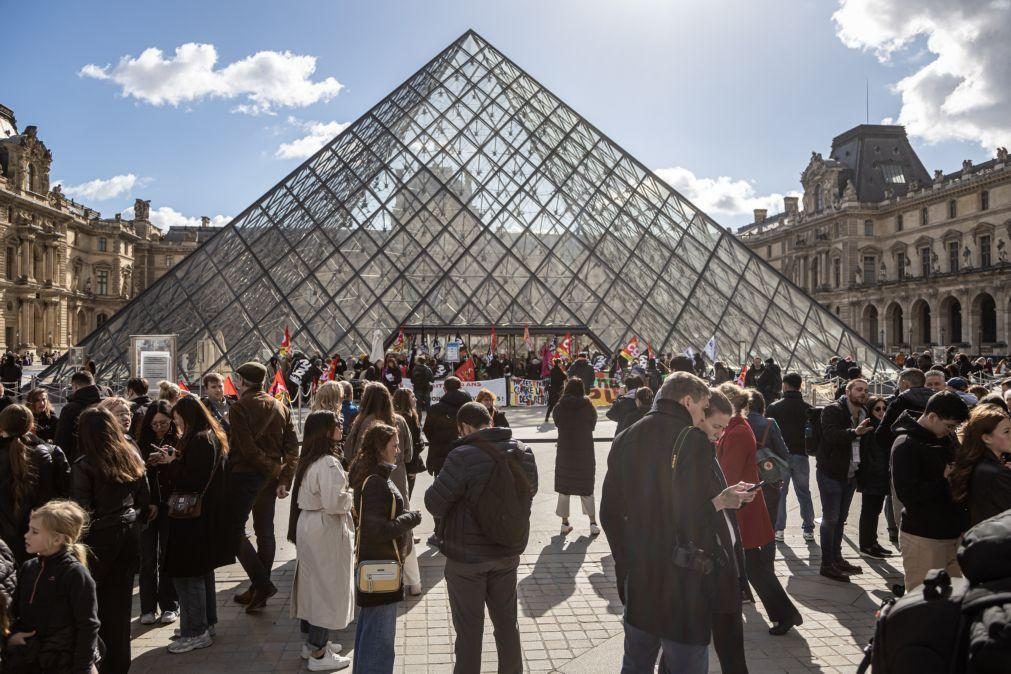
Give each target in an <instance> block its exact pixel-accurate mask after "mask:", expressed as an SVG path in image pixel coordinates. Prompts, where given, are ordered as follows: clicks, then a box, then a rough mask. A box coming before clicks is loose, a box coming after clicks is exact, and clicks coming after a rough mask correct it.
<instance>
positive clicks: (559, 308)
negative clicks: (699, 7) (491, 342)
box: [44, 31, 892, 381]
mask: <svg viewBox="0 0 1011 674" xmlns="http://www.w3.org/2000/svg"><path fill="white" fill-rule="evenodd" d="M528 323H529V324H530V325H531V326H539V327H543V326H548V327H551V326H557V327H558V331H559V332H560V333H563V332H565V331H566V330H568V329H571V330H572V331H573V332H583V333H585V334H587V335H588V336H589V337H590V338H591V339H592V340H593V341H594V342H596V344H597V345H599V346H601V347H604V348H606V349H609V350H616V349H618V348H619V347H620V346H621V345H623V344H624V343H625V341H626V340H628V339H630V338H631V336H633V335H636V336H638V338H639V339H640V340H647V341H649V343H650V344H651V345H652V346H653V348H654V349H655V350H657V351H672V352H675V353H680V352H682V351H684V350H685V349H686V348H687V347H692V348H694V349H695V350H696V351H699V350H701V348H702V347H703V346H704V345H705V344H706V343H707V342H708V341H709V339H710V338H711V337H713V336H715V337H716V341H717V345H718V349H719V355H720V356H721V357H726V359H727V360H728V361H730V362H732V363H736V362H737V355H738V353H739V351H741V350H744V351H745V352H746V353H748V354H752V353H754V354H759V355H761V356H763V357H768V356H774V357H775V358H776V359H777V361H778V362H779V363H781V364H782V365H784V368H785V369H791V370H798V371H801V372H804V373H815V372H820V371H821V370H822V368H823V367H824V364H825V363H826V362H827V359H828V358H829V357H830V356H832V355H835V354H842V355H852V356H854V358H855V359H856V360H858V361H859V362H861V363H862V364H863V365H864V368H865V373H867V374H871V373H873V372H882V371H884V370H889V369H892V366H891V364H890V363H889V362H888V361H887V359H886V358H885V357H884V356H883V355H882V354H879V353H878V352H877V351H875V350H874V348H873V347H871V346H870V345H869V344H868V343H866V342H865V341H863V340H862V339H861V338H860V337H858V336H857V335H856V334H855V333H854V332H853V331H851V330H849V329H848V328H847V327H846V326H845V325H844V324H843V323H842V322H840V321H839V320H838V319H837V318H836V317H835V316H833V315H832V314H831V313H829V312H828V311H827V310H825V309H824V308H823V307H821V306H820V305H818V304H817V303H816V302H815V301H814V300H812V299H811V298H810V297H809V296H807V295H806V294H805V293H804V292H803V291H801V290H800V289H799V288H797V287H796V286H794V285H793V284H792V283H790V281H788V280H787V279H786V278H785V277H783V276H782V275H780V274H779V273H778V272H777V271H776V270H774V269H773V268H772V267H771V266H769V265H768V264H767V263H766V262H764V261H763V260H761V259H760V258H759V257H758V256H757V255H755V254H754V253H752V252H751V251H749V250H748V249H747V248H746V247H745V246H744V245H742V244H741V243H739V242H738V241H737V240H736V239H735V238H734V237H733V235H731V234H730V233H729V232H728V231H727V230H725V229H723V228H722V227H720V226H718V225H717V224H716V223H714V222H713V221H712V220H711V219H710V218H709V217H708V216H706V215H705V214H704V213H702V212H701V211H699V210H698V209H696V208H695V207H694V206H693V205H692V204H690V203H689V202H688V201H687V200H686V199H685V198H684V197H682V196H681V195H679V194H678V193H677V192H675V191H674V190H673V189H671V187H670V186H668V185H667V184H666V183H664V182H663V181H662V180H660V179H659V178H657V177H656V176H655V175H654V174H653V173H652V172H650V170H649V169H647V168H645V167H644V166H643V165H642V164H641V163H639V162H638V161H636V160H635V159H634V158H633V157H631V156H630V155H629V154H628V153H626V152H625V151H624V150H622V149H621V148H620V147H618V146H617V145H616V144H615V143H614V142H613V141H611V140H610V139H609V138H607V136H605V135H604V134H603V133H601V132H600V131H599V130H598V129H596V128H595V127H594V126H593V125H592V124H590V123H589V122H587V121H586V120H584V119H583V118H582V117H580V116H579V115H578V114H576V113H575V112H574V111H573V110H572V109H571V108H569V107H568V106H567V105H566V104H565V103H563V102H562V101H561V100H560V99H559V98H557V97H556V96H554V95H553V94H552V93H551V92H549V91H548V90H547V89H545V88H544V87H543V86H541V85H540V84H539V83H538V82H537V81H536V80H534V79H533V78H532V77H531V76H529V75H528V74H526V73H525V72H524V71H523V70H522V69H520V68H519V67H518V66H516V65H515V64H514V63H513V62H512V61H510V60H509V59H507V58H506V57H505V56H503V55H502V54H501V53H500V52H499V51H498V50H496V49H495V48H494V47H492V46H491V45H489V44H488V43H487V42H486V41H485V40H484V39H482V38H481V37H480V36H479V35H477V34H476V33H474V32H473V31H468V32H467V33H465V34H464V35H462V36H461V37H460V38H458V39H457V40H456V41H455V42H454V43H453V44H451V45H450V46H449V47H448V48H447V49H445V50H444V51H443V52H442V53H440V54H439V55H437V56H436V57H435V58H434V59H432V60H431V61H430V62H429V63H427V64H426V65H425V66H424V67H423V68H422V69H421V70H419V71H418V72H417V73H415V74H414V75H413V76H411V77H410V79H408V80H407V81H406V82H404V83H403V84H401V85H400V86H399V87H397V88H396V89H395V90H394V91H393V93H391V94H390V95H389V96H387V97H386V98H385V99H383V100H382V101H380V102H379V103H378V104H377V105H376V106H375V107H373V108H372V109H371V110H369V111H368V112H366V113H365V114H364V115H363V116H362V117H360V118H359V119H358V120H356V121H355V122H354V123H353V124H352V125H351V126H349V127H348V128H347V129H345V130H344V131H343V132H342V133H341V134H340V135H339V136H337V137H336V138H334V139H333V141H331V142H330V143H329V144H328V145H327V146H326V147H324V148H323V149H321V150H320V151H319V152H317V153H316V154H315V155H314V156H313V157H311V158H310V159H309V160H307V161H306V162H305V163H304V164H302V165H301V166H299V167H298V168H297V169H295V171H293V172H292V173H291V174H290V175H288V176H287V177H286V178H285V179H284V180H282V181H281V182H280V183H279V184H277V185H276V186H275V187H273V188H272V189H271V190H270V191H269V192H267V194H265V195H264V196H263V197H262V198H261V199H259V200H258V201H257V202H256V203H254V204H253V205H252V206H250V207H249V208H247V209H246V210H245V211H244V212H243V213H242V214H241V215H239V216H238V217H236V218H235V219H234V220H233V221H232V222H231V223H229V224H228V225H227V226H226V227H224V228H223V229H222V231H220V232H218V233H217V234H216V235H215V236H214V237H212V238H211V239H210V240H208V241H207V242H206V243H205V244H203V245H202V246H201V247H200V248H199V249H197V250H196V251H194V252H193V253H192V254H191V255H189V256H188V257H187V258H185V259H184V260H183V261H181V262H180V263H179V264H178V265H176V266H175V267H174V268H173V269H172V270H171V271H169V272H168V273H166V274H165V276H164V277H162V278H161V279H160V280H159V281H158V282H157V283H155V284H153V285H152V286H151V287H150V288H149V289H147V290H146V291H144V292H143V293H141V294H140V295H139V296H138V297H136V298H135V299H134V300H133V301H132V302H130V303H129V304H128V305H126V306H125V307H124V308H123V309H122V310H120V311H119V312H118V313H116V314H115V315H114V316H113V317H112V318H111V319H109V320H108V321H107V322H106V323H104V324H103V325H102V326H101V327H99V328H98V329H97V330H95V331H94V332H92V333H91V334H90V335H88V336H87V337H86V338H85V339H84V340H83V342H82V346H84V347H85V348H86V351H87V354H88V357H89V358H92V359H94V360H95V362H96V363H97V364H98V368H99V378H100V379H103V380H110V379H120V378H123V377H126V376H129V373H128V369H129V365H128V363H129V359H128V349H129V342H130V340H129V337H130V335H134V334H177V335H178V336H179V341H178V353H179V367H180V372H182V373H183V377H184V378H185V379H187V380H189V381H195V380H197V379H198V378H199V377H200V376H201V375H202V374H203V373H204V372H205V371H209V370H221V371H230V370H232V369H233V368H235V367H237V366H238V365H240V364H241V363H243V362H245V361H247V360H250V359H260V360H264V361H265V360H266V359H268V358H269V357H270V356H271V354H273V353H274V352H275V351H276V349H277V346H278V344H279V343H280V340H281V336H282V335H283V333H284V329H285V326H289V327H290V329H291V334H292V342H293V344H294V345H295V347H296V348H298V349H300V350H302V351H305V352H306V353H310V354H333V353H341V354H343V355H345V357H346V356H348V355H352V356H356V355H357V354H359V353H363V352H368V350H369V345H370V344H371V341H372V336H373V333H374V331H375V330H380V331H381V333H382V335H383V336H384V337H390V336H392V335H394V334H395V333H396V332H397V331H398V329H399V327H400V326H405V329H406V331H407V332H408V333H410V332H411V331H412V330H411V329H412V328H414V329H415V330H417V329H419V328H421V327H422V326H423V327H424V329H425V330H426V331H427V332H429V333H431V332H433V331H435V330H438V329H440V328H441V329H442V332H443V333H451V332H455V331H461V330H462V331H467V330H468V329H469V330H470V331H477V330H485V331H486V330H488V329H489V328H490V326H492V325H494V326H496V327H497V328H499V329H500V330H501V329H502V328H509V327H519V328H522V327H523V326H524V325H525V324H528ZM742 343H743V344H742ZM727 354H733V355H727ZM68 367H69V366H68V364H67V363H66V361H65V359H61V360H60V361H57V363H56V364H55V365H53V366H52V367H51V368H50V369H49V370H48V371H47V372H46V373H44V376H48V377H55V378H57V379H63V378H64V377H66V376H67V375H68V372H67V369H68Z"/></svg>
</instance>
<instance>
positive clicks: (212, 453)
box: [150, 396, 235, 653]
mask: <svg viewBox="0 0 1011 674" xmlns="http://www.w3.org/2000/svg"><path fill="white" fill-rule="evenodd" d="M172 420H173V423H174V424H175V427H176V428H177V429H178V430H179V440H178V441H177V443H176V446H175V448H162V449H159V450H158V451H157V453H153V454H152V455H151V459H150V463H152V464H154V465H160V466H164V468H163V470H166V471H168V472H170V473H171V475H172V488H173V495H176V496H178V495H182V494H186V495H191V496H192V495H197V496H196V499H197V501H198V502H199V507H198V508H196V510H197V512H196V513H195V514H194V513H192V512H191V513H188V514H186V513H182V512H180V509H179V508H175V510H173V506H172V502H173V495H169V501H170V504H169V512H168V532H167V536H166V538H167V543H168V544H167V545H166V546H165V560H164V563H163V565H162V573H163V574H164V576H166V577H167V578H171V579H172V582H173V583H174V584H175V588H176V594H177V595H178V596H179V607H180V617H181V620H180V630H179V637H180V638H179V639H178V640H177V641H176V642H175V643H173V644H171V645H170V646H169V647H168V651H169V653H186V652H188V651H192V650H194V649H197V648H206V647H207V646H210V645H211V644H212V643H213V639H212V637H213V634H212V631H213V629H214V625H215V624H216V623H217V621H218V616H217V611H216V606H217V604H216V603H215V592H214V569H216V568H218V567H219V566H224V565H225V564H230V563H232V562H233V561H235V559H234V557H232V556H231V555H230V554H229V549H228V548H229V546H228V545H227V541H228V539H229V536H228V533H229V531H230V528H229V527H228V513H227V503H226V502H225V478H224V464H225V459H226V458H227V457H228V439H227V438H226V437H225V433H224V431H222V430H221V426H220V425H219V424H218V422H217V421H216V420H215V419H214V417H212V416H211V414H210V412H208V411H207V408H206V407H204V405H203V403H201V402H200V400H199V399H197V398H194V397H193V396H183V397H182V398H180V399H179V401H178V402H177V403H176V404H175V406H174V407H173V408H172Z"/></svg>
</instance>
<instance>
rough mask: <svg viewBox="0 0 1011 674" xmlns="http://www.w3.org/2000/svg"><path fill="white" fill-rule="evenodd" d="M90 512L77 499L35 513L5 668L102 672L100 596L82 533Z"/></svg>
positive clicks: (27, 538)
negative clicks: (99, 667)
mask: <svg viewBox="0 0 1011 674" xmlns="http://www.w3.org/2000/svg"><path fill="white" fill-rule="evenodd" d="M87 524H88V516H87V514H86V513H85V512H84V510H82V509H81V507H80V506H79V505H77V504H76V503H74V502H73V501H63V500H58V501H50V502H49V503H47V504H45V505H44V506H42V507H41V508H37V509H36V510H34V511H33V512H32V515H31V519H30V520H29V525H28V533H26V534H25V549H26V550H27V552H28V554H30V555H33V557H32V558H31V559H29V560H28V561H27V562H25V563H24V564H22V565H21V570H20V571H19V572H18V578H19V579H20V581H21V582H19V583H18V588H17V590H16V591H15V593H14V599H13V602H12V606H11V630H10V632H11V636H10V638H9V639H8V640H7V652H6V653H5V654H4V670H5V671H11V672H39V671H43V672H87V671H92V672H95V671H97V669H96V667H95V663H96V662H97V661H98V599H97V597H96V594H95V581H94V580H92V578H91V574H89V573H88V568H87V551H86V548H85V547H84V545H83V544H81V542H80V541H81V537H82V536H83V535H84V530H85V528H86V527H87Z"/></svg>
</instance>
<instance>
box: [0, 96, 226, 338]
mask: <svg viewBox="0 0 1011 674" xmlns="http://www.w3.org/2000/svg"><path fill="white" fill-rule="evenodd" d="M52 159H53V155H52V152H51V151H50V150H49V149H48V148H47V147H46V145H45V143H43V142H42V140H41V139H40V138H39V136H38V129H37V128H36V127H34V126H28V127H25V129H24V130H23V131H21V132H19V131H18V129H17V123H16V121H15V119H14V113H13V112H12V111H11V110H10V109H8V108H6V107H4V106H2V105H0V241H2V249H0V250H2V251H3V254H2V255H0V309H2V311H0V350H8V349H9V350H12V351H18V352H26V351H28V352H33V353H42V352H46V351H63V350H65V349H66V348H67V347H69V346H72V345H73V344H76V343H77V342H78V341H80V340H81V339H82V338H83V337H84V336H85V335H87V334H88V333H89V332H91V331H92V330H93V329H94V328H96V327H97V326H99V325H101V324H102V322H103V321H105V320H106V319H107V318H108V317H109V316H111V315H112V314H113V313H114V312H115V311H116V310H117V309H119V308H120V307H121V306H123V304H125V303H126V301H127V300H128V299H129V298H130V297H132V296H134V295H135V294H136V293H138V292H140V291H142V290H144V288H146V287H147V286H149V285H151V284H152V283H153V282H154V281H155V280H156V279H158V277H160V276H161V275H162V274H164V273H165V272H166V271H167V270H168V269H169V268H171V267H172V266H173V265H174V264H175V263H176V262H178V261H179V260H181V259H182V258H183V257H185V256H186V255H187V254H188V253H189V252H190V251H192V250H193V249H194V248H196V247H197V245H198V244H199V242H200V241H202V240H204V239H205V238H207V237H208V236H209V235H210V234H212V233H213V232H214V231H215V230H214V229H212V228H210V227H209V226H208V220H207V219H206V218H205V219H204V220H203V226H202V227H173V228H171V229H170V230H169V232H167V233H163V232H162V231H161V230H160V229H158V228H157V227H155V226H154V225H153V224H151V222H150V220H149V219H148V218H149V217H150V202H148V201H142V200H140V199H138V200H137V201H136V203H135V204H134V219H133V220H124V219H122V217H121V216H120V215H119V214H118V213H117V214H116V215H115V217H113V218H112V219H104V218H102V217H100V214H99V213H98V212H96V211H94V210H92V209H90V208H88V207H87V206H82V205H81V204H77V203H75V202H74V201H72V200H69V199H67V198H66V197H65V196H64V195H63V193H62V191H61V190H60V187H59V186H58V185H57V186H56V187H55V188H53V189H50V184H49V174H50V165H51V164H52Z"/></svg>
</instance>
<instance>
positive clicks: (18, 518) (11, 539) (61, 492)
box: [0, 434, 70, 564]
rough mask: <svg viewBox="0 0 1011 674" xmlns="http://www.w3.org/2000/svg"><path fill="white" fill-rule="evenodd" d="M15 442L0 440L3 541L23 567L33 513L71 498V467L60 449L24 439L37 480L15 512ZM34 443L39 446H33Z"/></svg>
mask: <svg viewBox="0 0 1011 674" xmlns="http://www.w3.org/2000/svg"><path fill="white" fill-rule="evenodd" d="M13 440H14V439H13V438H0V539H3V541H4V542H5V543H7V545H8V546H10V548H11V550H13V551H14V557H15V559H17V561H18V563H19V564H20V563H22V562H24V561H25V560H27V559H28V553H26V552H25V540H24V536H25V532H26V531H28V518H29V516H30V515H31V512H32V510H34V509H35V508H38V507H39V506H42V505H44V504H45V503H47V502H48V501H51V500H52V499H54V498H57V497H65V496H67V494H68V493H69V489H70V467H69V466H68V465H67V458H66V457H65V456H64V455H63V452H62V451H60V448H59V447H54V446H53V445H47V444H45V443H43V442H42V441H41V440H39V439H38V437H36V436H35V435H32V434H29V435H28V436H26V437H25V438H23V439H22V440H23V441H25V442H26V446H27V456H28V462H29V463H30V464H31V469H32V474H33V476H34V478H33V480H32V482H31V483H30V484H29V485H28V488H27V490H26V492H25V495H24V499H23V502H22V503H21V507H20V508H19V510H18V511H17V512H15V511H14V492H13V488H12V487H13V485H12V484H11V480H12V475H11V469H10V465H11V462H10V454H9V452H10V448H11V443H12V442H13ZM33 442H36V444H31V443H33Z"/></svg>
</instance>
